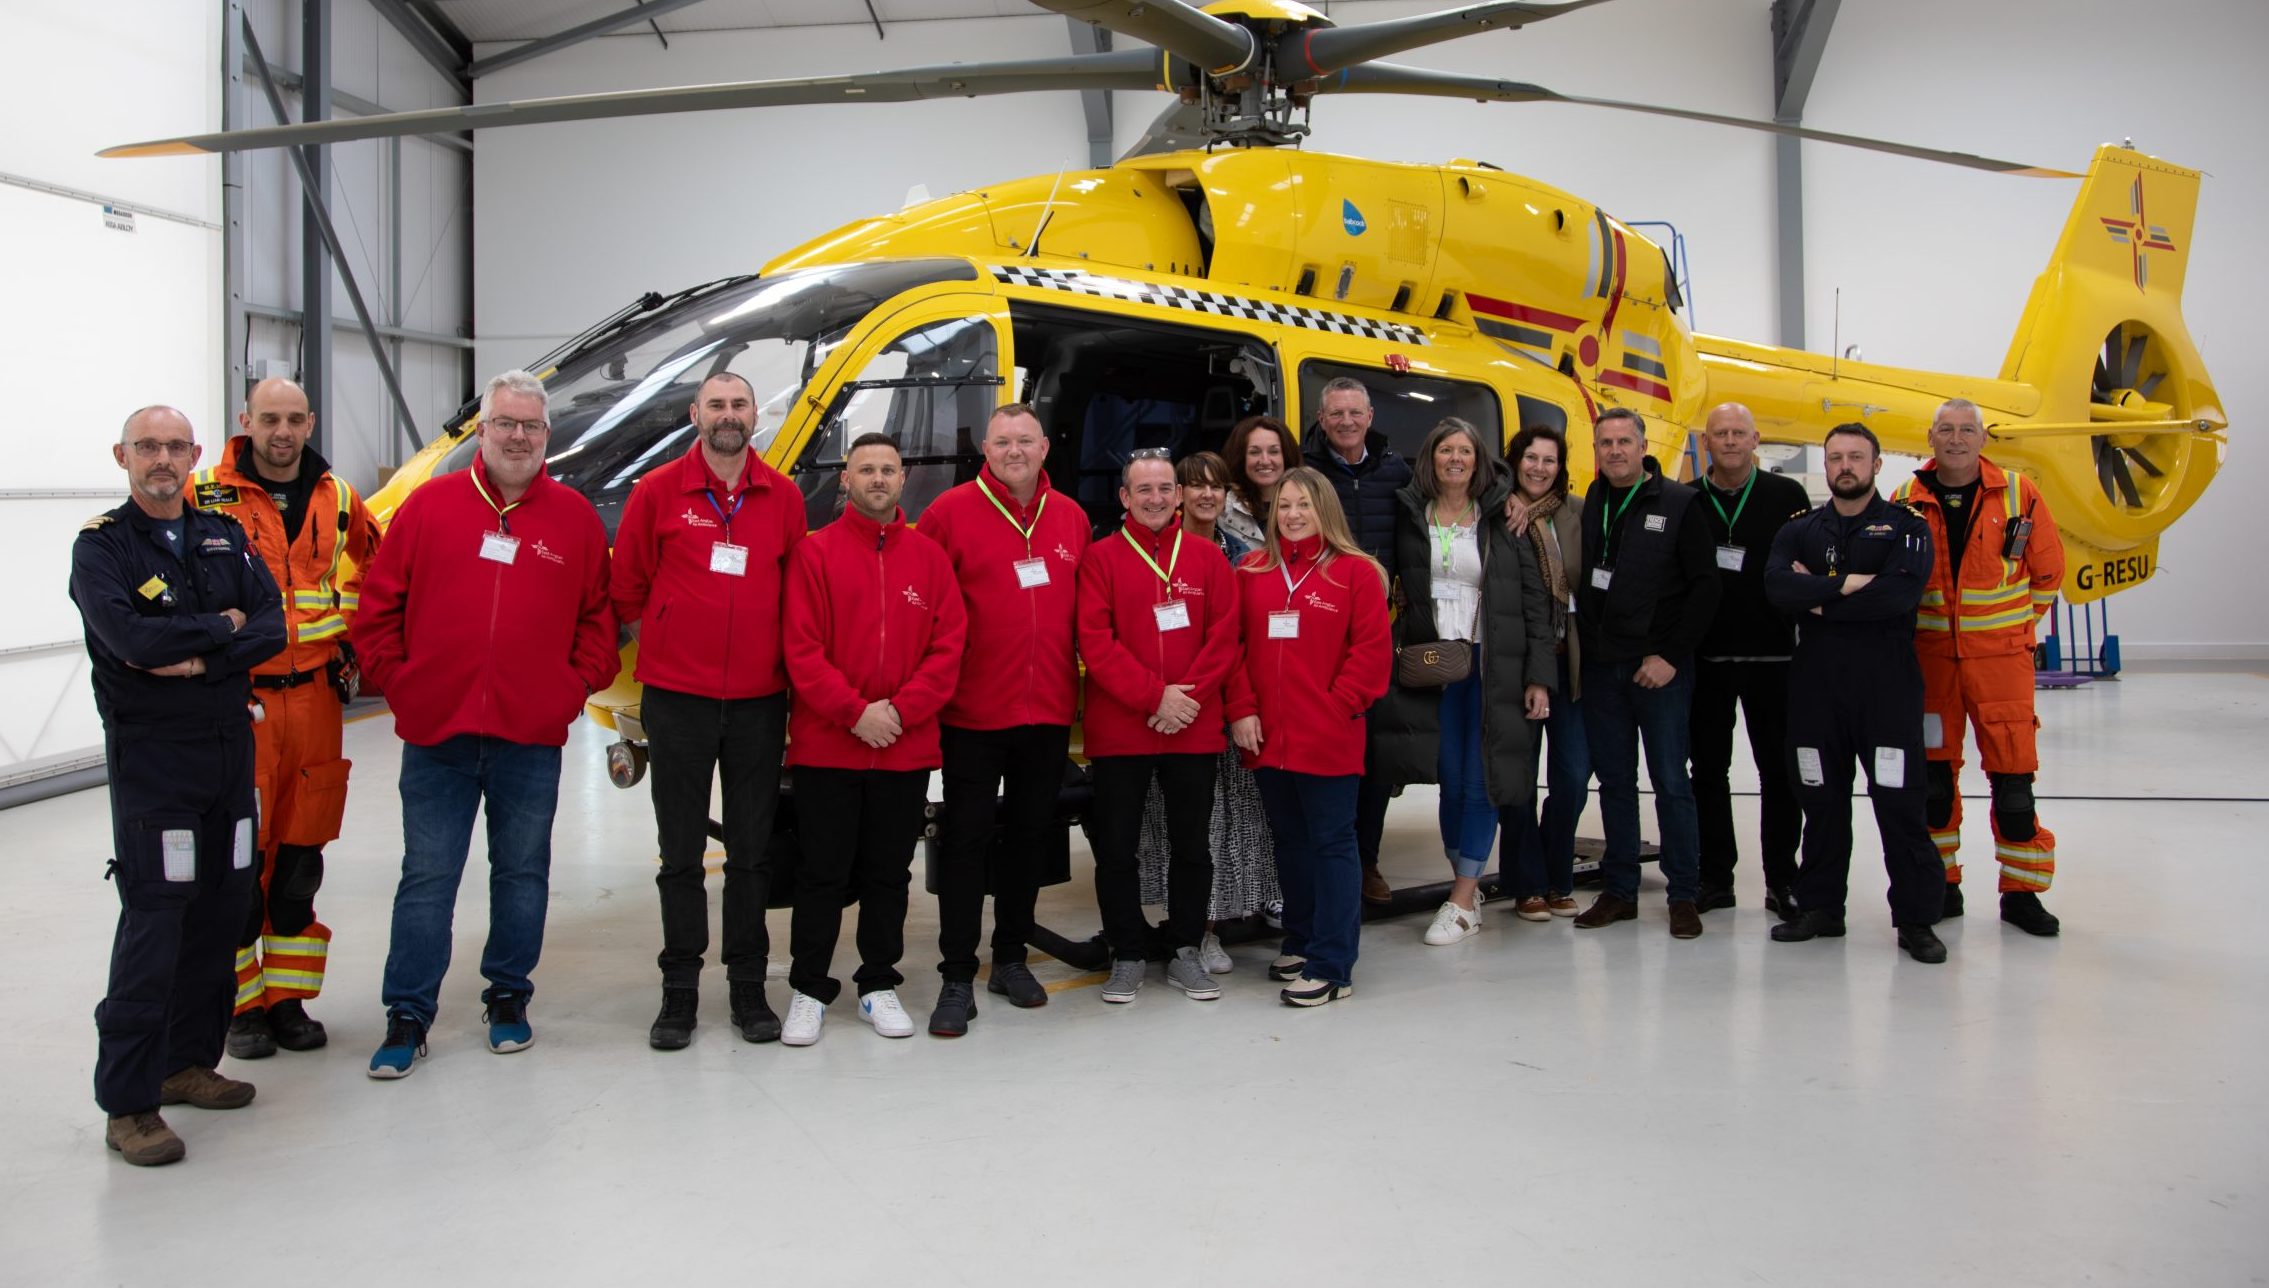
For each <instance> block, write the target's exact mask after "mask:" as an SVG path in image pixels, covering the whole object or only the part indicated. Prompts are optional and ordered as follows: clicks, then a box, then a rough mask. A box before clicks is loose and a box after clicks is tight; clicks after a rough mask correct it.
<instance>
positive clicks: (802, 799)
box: [780, 434, 967, 1046]
mask: <svg viewBox="0 0 2269 1288" xmlns="http://www.w3.org/2000/svg"><path fill="white" fill-rule="evenodd" d="M905 485H906V473H905V467H904V465H903V463H902V462H901V461H900V459H899V455H898V446H897V444H896V443H894V442H892V441H891V439H890V438H889V436H888V435H885V434H862V435H860V436H859V437H858V438H857V439H855V440H853V441H852V443H851V450H850V451H848V452H846V453H845V454H844V459H843V492H844V495H845V497H846V498H847V499H848V501H849V504H848V506H847V507H846V508H845V510H844V511H843V516H842V517H841V518H839V519H837V520H836V521H835V522H833V523H831V524H829V525H827V526H826V527H824V528H822V529H820V530H819V531H818V532H816V533H814V534H813V535H812V537H811V539H810V540H808V541H806V542H804V543H803V544H802V545H800V546H798V547H797V548H796V552H795V554H794V556H793V557H792V558H791V560H790V564H789V572H788V606H787V613H786V617H785V620H784V621H783V623H782V636H783V646H784V650H785V653H786V655H787V663H788V675H789V677H790V679H791V680H792V681H793V682H794V684H795V686H796V703H795V708H794V710H793V711H792V712H791V713H790V714H789V717H788V763H789V765H790V766H792V767H793V770H794V781H795V793H796V831H797V836H798V839H800V840H801V841H802V843H803V866H802V868H801V869H800V870H799V871H798V873H797V879H796V911H795V919H794V922H793V924H792V925H791V927H790V930H789V951H790V952H791V953H792V954H793V955H794V961H793V963H792V965H791V966H790V968H789V973H788V982H789V984H790V985H791V986H792V987H793V988H794V989H795V992H794V994H793V995H792V996H791V997H790V998H789V1001H788V1018H787V1022H786V1023H785V1024H784V1025H783V1026H782V1028H781V1032H780V1041H781V1042H782V1043H784V1044H785V1045H788V1046H810V1045H811V1044H812V1043H814V1042H817V1041H819V1029H820V1023H821V1021H822V1020H823V1019H825V1017H826V1013H827V1006H828V1004H829V1003H830V1002H833V1001H834V1000H835V998H836V996H837V995H838V994H839V993H840V992H841V991H842V988H843V985H842V983H841V982H840V981H838V980H836V979H834V978H833V977H832V976H830V975H829V974H828V966H829V963H830V962H831V961H832V960H833V959H834V956H835V939H836V936H837V935H838V934H839V933H840V932H841V930H842V926H843V903H844V895H845V893H846V891H847V890H849V889H850V888H851V887H852V885H853V883H854V882H856V887H857V891H858V898H859V970H858V973H857V974H856V975H854V976H853V977H852V978H853V981H854V982H855V983H856V984H857V985H858V986H859V1018H860V1019H862V1020H865V1021H866V1022H867V1023H869V1024H871V1025H873V1026H874V1029H875V1032H877V1033H880V1034H881V1035H883V1036H884V1037H888V1038H905V1037H912V1036H913V1035H914V1021H913V1020H912V1019H911V1018H910V1017H909V1016H908V1015H907V1014H906V1008H905V1007H904V1006H902V1005H901V1004H900V1003H899V1001H898V986H899V985H900V984H902V983H904V982H905V976H903V975H900V974H899V973H898V959H899V958H900V957H901V956H903V955H904V954H905V950H906V887H907V883H908V869H909V868H910V867H911V866H912V864H913V859H914V841H915V838H917V837H918V836H920V835H921V832H922V807H923V805H924V804H925V803H926V802H927V800H928V798H929V788H930V771H931V770H932V769H935V768H937V765H938V712H939V711H940V710H942V709H944V707H945V702H946V698H947V697H948V695H950V694H951V693H952V692H953V686H954V683H955V681H956V679H957V678H958V677H959V676H960V674H961V644H962V639H963V636H964V635H965V634H966V633H967V621H966V619H965V617H964V616H963V613H962V607H961V593H960V590H959V588H958V587H956V586H955V585H954V580H953V565H952V563H951V562H950V561H949V560H947V558H946V557H945V552H944V551H942V550H940V549H938V547H937V543H936V542H933V541H931V540H930V539H929V538H928V537H925V536H923V535H922V534H921V533H919V532H915V531H914V530H913V529H911V528H908V527H907V526H906V516H905V513H904V512H903V511H901V510H900V509H899V508H898V496H899V493H900V492H901V491H902V490H903V489H904V488H905Z"/></svg>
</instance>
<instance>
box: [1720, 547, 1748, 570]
mask: <svg viewBox="0 0 2269 1288" xmlns="http://www.w3.org/2000/svg"><path fill="white" fill-rule="evenodd" d="M1748 558H1749V552H1748V551H1747V550H1744V549H1742V548H1741V547H1740V546H1719V547H1718V567H1720V568H1723V569H1725V570H1726V571H1727V572H1740V571H1741V565H1742V563H1743V562H1744V561H1745V560H1747V559H1748Z"/></svg>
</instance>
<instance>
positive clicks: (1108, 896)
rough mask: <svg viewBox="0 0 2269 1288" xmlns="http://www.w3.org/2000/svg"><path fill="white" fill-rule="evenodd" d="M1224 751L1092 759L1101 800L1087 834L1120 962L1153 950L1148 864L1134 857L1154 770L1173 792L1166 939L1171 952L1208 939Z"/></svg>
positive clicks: (1106, 932) (1163, 787)
mask: <svg viewBox="0 0 2269 1288" xmlns="http://www.w3.org/2000/svg"><path fill="white" fill-rule="evenodd" d="M1220 759H1221V758H1220V757H1219V756H1218V755H1215V754H1213V753H1204V754H1200V755H1194V756H1183V755H1166V756H1098V757H1096V758H1095V759H1093V760H1091V761H1089V762H1088V775H1089V780H1090V781H1091V782H1093V783H1094V785H1095V801H1094V804H1092V805H1090V806H1089V807H1088V815H1087V818H1088V824H1089V826H1088V829H1087V837H1088V842H1089V844H1090V845H1091V846H1092V847H1093V849H1094V851H1095V905H1096V908H1097V909H1098V910H1099V911H1100V912H1101V913H1102V915H1103V937H1104V938H1105V939H1107V940H1109V941H1110V944H1111V955H1112V956H1113V957H1115V958H1117V959H1118V960H1120V961H1142V960H1144V959H1146V958H1147V957H1148V956H1149V948H1150V941H1151V933H1150V923H1149V922H1148V921H1147V920H1146V919H1145V918H1144V917H1143V915H1142V870H1141V864H1140V862H1139V861H1138V860H1137V859H1136V857H1135V850H1136V846H1137V843H1138V842H1139V841H1140V840H1141V836H1142V806H1143V801H1144V799H1145V798H1147V797H1148V796H1149V794H1150V780H1151V778H1152V777H1153V776H1154V775H1155V776H1156V777H1157V779H1158V790H1159V792H1160V794H1162V795H1163V796H1164V797H1165V798H1166V849H1167V864H1166V924H1165V925H1164V926H1163V927H1162V928H1161V931H1162V933H1161V935H1160V936H1159V937H1160V939H1161V940H1162V941H1163V946H1164V947H1165V948H1166V949H1168V950H1169V951H1172V950H1176V949H1182V948H1195V947H1197V946H1198V943H1199V941H1201V940H1202V939H1203V938H1204V937H1205V913H1206V906H1207V904H1208V902H1209V901H1210V900H1211V899H1212V898H1213V849H1212V841H1211V832H1212V828H1213V780H1214V774H1215V771H1216V769H1217V767H1218V766H1219V763H1220Z"/></svg>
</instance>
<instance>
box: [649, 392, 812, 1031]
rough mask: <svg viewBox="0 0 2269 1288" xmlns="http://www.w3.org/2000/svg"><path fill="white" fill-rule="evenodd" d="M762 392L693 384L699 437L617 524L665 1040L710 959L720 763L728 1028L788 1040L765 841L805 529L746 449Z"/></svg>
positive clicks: (681, 1023) (797, 496)
mask: <svg viewBox="0 0 2269 1288" xmlns="http://www.w3.org/2000/svg"><path fill="white" fill-rule="evenodd" d="M756 418H757V409H756V392H755V390H754V389H752V388H751V387H750V386H749V383H748V381H746V380H744V379H742V378H741V377H739V376H737V375H734V374H733V373H732V372H729V371H724V372H719V373H718V374H716V375H714V376H711V377H709V378H708V379H707V380H705V381H703V382H702V383H701V387H700V388H699V389H698V390H697V391H695V394H694V399H693V428H694V431H695V435H696V437H697V439H698V441H697V442H695V443H694V445H693V446H692V447H690V448H688V449H687V450H686V453H685V455H683V456H681V457H679V458H678V459H676V460H674V461H672V462H670V463H669V464H667V465H663V466H660V467H659V468H657V469H655V470H653V471H651V472H650V473H648V474H647V475H646V476H645V477H644V478H641V479H640V480H638V486H637V487H635V488H633V489H631V493H630V501H629V503H628V504H627V505H625V506H624V507H623V511H622V523H621V525H620V526H619V527H617V528H616V530H615V558H614V572H613V594H614V609H615V617H616V618H617V619H618V620H620V621H622V622H625V623H631V624H634V625H633V630H635V631H636V633H637V635H638V680H639V683H640V684H642V685H644V686H645V688H644V692H643V694H642V696H641V697H640V699H639V708H638V718H639V722H640V723H641V724H643V725H645V727H646V749H647V755H648V757H649V758H650V760H651V765H652V778H651V780H650V781H651V782H652V783H653V796H654V829H655V831H656V833H657V834H658V843H659V845H660V847H661V854H662V868H661V871H660V872H658V873H656V874H655V877H654V884H655V886H656V887H657V888H658V889H659V890H660V892H661V900H662V955H661V957H660V958H659V959H658V963H657V964H658V965H659V966H660V967H661V970H662V1010H661V1013H660V1014H659V1015H657V1016H656V1017H655V1018H654V1025H653V1027H652V1028H651V1029H650V1030H648V1032H647V1035H646V1040H647V1043H648V1044H649V1045H651V1046H653V1047H654V1048H656V1049H657V1050H662V1051H674V1050H678V1049H680V1048H682V1047H685V1046H687V1045H689V1044H691V1043H692V1041H693V1027H694V1024H695V1022H696V1013H697V1012H698V1011H699V1009H700V997H701V993H700V988H701V955H702V954H703V953H705V952H707V951H708V949H709V894H708V891H707V890H706V889H704V888H703V880H704V877H705V875H706V874H705V872H704V871H703V868H702V856H703V855H705V854H706V853H707V852H708V850H709V790H710V783H711V781H712V780H713V779H715V778H717V777H718V776H719V774H720V771H721V772H722V776H723V791H722V793H721V795H722V797H723V801H724V840H725V943H724V951H723V953H722V958H723V961H724V965H725V983H726V986H727V987H728V988H729V989H730V990H731V992H732V1016H733V1027H734V1028H736V1029H739V1030H740V1034H741V1037H742V1038H743V1039H745V1040H747V1041H750V1042H770V1041H772V1040H773V1039H774V1038H777V1037H779V1036H780V1017H779V1016H777V1015H774V1014H773V1013H772V1008H771V1006H770V1005H768V1004H767V1003H766V1002H765V1000H764V960H765V957H766V956H767V955H768V954H769V953H770V951H771V946H772V945H771V940H770V938H769V937H768V936H767V935H766V933H765V926H764V908H765V902H766V895H767V894H768V893H769V889H770V886H771V884H772V869H771V866H770V865H769V864H768V863H767V862H766V861H765V845H766V843H767V842H768V841H770V840H771V837H772V815H773V811H774V809H775V808H776V807H777V806H778V804H779V801H780V753H781V749H782V746H783V744H784V742H785V741H786V738H787V731H788V672H787V669H786V667H785V666H784V665H783V664H782V663H781V660H780V609H781V603H782V589H783V587H784V585H785V584H786V579H787V570H788V556H789V554H790V552H792V551H793V550H794V549H795V548H796V546H797V544H798V543H800V542H801V541H803V539H804V499H803V495H802V494H801V493H799V492H798V491H797V490H796V488H795V485H793V484H791V483H790V482H788V480H787V479H786V478H784V477H782V476H781V474H780V472H779V471H778V470H775V469H773V468H772V467H771V466H769V465H767V464H765V463H764V460H763V458H761V457H759V456H758V455H757V454H756V453H755V452H753V451H751V450H750V449H749V440H750V438H751V437H753V436H754V435H755V433H756Z"/></svg>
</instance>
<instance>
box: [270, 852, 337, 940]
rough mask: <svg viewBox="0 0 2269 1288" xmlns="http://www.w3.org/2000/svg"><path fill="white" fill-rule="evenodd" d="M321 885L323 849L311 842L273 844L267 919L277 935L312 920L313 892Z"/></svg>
mask: <svg viewBox="0 0 2269 1288" xmlns="http://www.w3.org/2000/svg"><path fill="white" fill-rule="evenodd" d="M322 886H323V851H322V850H320V849H317V848H316V847H314V846H312V845H279V846H277V847H276V870H275V872H274V873H273V874H272V875H270V876H269V878H268V907H267V922H268V926H269V927H270V929H272V930H273V931H274V932H275V933H276V934H279V935H296V934H298V933H299V932H301V931H303V930H305V929H307V927H308V925H309V923H311V922H313V921H314V920H315V892H316V891H317V890H319V889H321V888H322Z"/></svg>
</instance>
